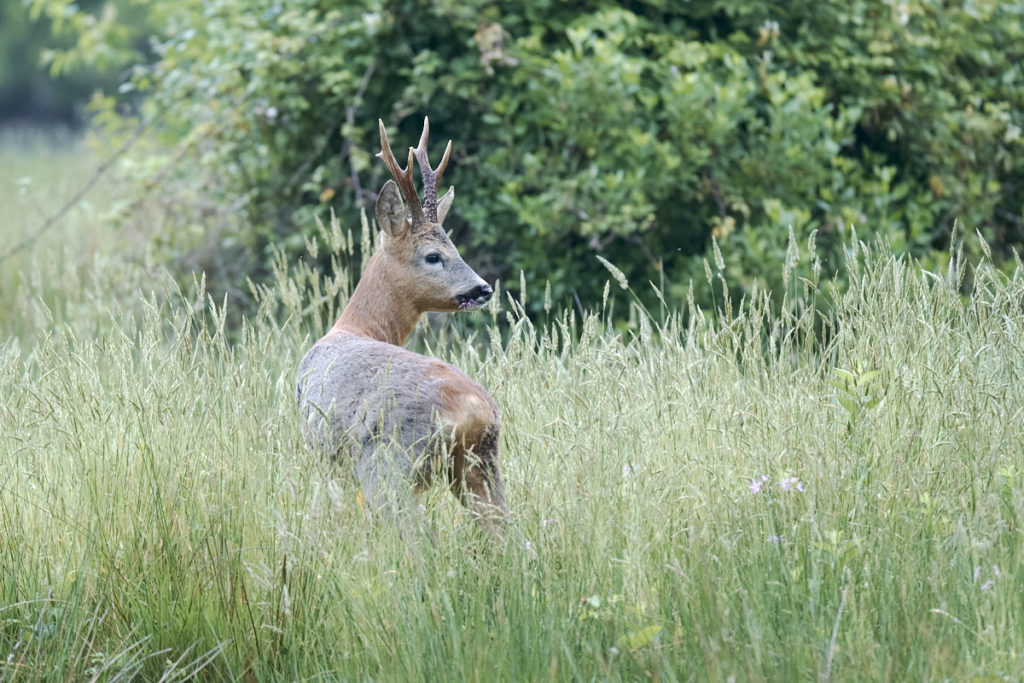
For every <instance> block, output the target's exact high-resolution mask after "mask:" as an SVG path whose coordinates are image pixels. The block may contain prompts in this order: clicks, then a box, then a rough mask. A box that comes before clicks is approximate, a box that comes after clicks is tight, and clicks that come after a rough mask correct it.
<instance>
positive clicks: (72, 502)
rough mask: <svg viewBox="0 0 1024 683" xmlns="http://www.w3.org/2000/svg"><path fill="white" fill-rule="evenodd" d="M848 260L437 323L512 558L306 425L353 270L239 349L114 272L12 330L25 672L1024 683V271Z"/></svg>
mask: <svg viewBox="0 0 1024 683" xmlns="http://www.w3.org/2000/svg"><path fill="white" fill-rule="evenodd" d="M325 237H326V242H327V243H328V246H329V247H330V248H335V249H336V248H338V247H339V245H340V244H341V243H342V242H343V241H344V240H343V238H342V233H341V232H340V231H338V230H336V229H335V230H334V231H333V234H332V231H331V230H327V231H325ZM797 246H798V245H792V248H793V249H794V251H797V250H798V249H797ZM319 248H321V249H323V248H325V247H324V246H323V245H320V246H319ZM801 249H802V251H803V254H802V257H804V258H813V254H809V253H807V250H806V248H804V247H801ZM849 258H850V264H851V267H852V276H851V285H850V288H849V290H848V291H846V292H844V293H838V292H835V291H832V290H831V289H830V288H829V287H828V285H827V283H818V282H790V283H789V284H790V287H791V292H790V295H789V296H788V298H787V302H786V305H785V306H784V307H783V308H782V310H773V309H772V308H771V307H770V306H769V305H768V303H767V299H766V298H765V296H764V295H763V294H758V293H756V292H755V293H748V295H747V296H746V298H745V299H744V302H743V304H742V305H740V306H737V307H736V308H735V309H733V308H731V307H728V308H727V307H726V305H725V304H724V303H723V305H722V309H723V310H719V311H715V312H700V311H697V310H696V309H693V308H691V310H689V311H687V312H685V313H686V314H685V315H683V314H682V313H676V314H672V313H668V314H666V315H664V316H660V315H659V316H657V319H655V317H652V316H650V315H647V314H646V313H644V312H642V311H637V312H635V313H634V316H633V317H634V319H635V320H636V325H635V327H634V328H632V329H624V330H618V329H617V328H616V327H615V326H614V325H612V324H611V323H610V322H609V319H608V317H607V316H606V315H605V314H604V313H603V312H602V309H601V308H598V310H597V312H595V313H592V314H588V315H587V316H586V317H585V318H584V319H578V318H577V317H576V316H574V315H573V314H572V313H571V312H564V313H561V314H559V313H557V312H554V313H553V314H552V319H551V320H550V321H549V322H547V323H545V324H543V325H541V324H537V325H536V326H535V324H534V323H531V322H530V321H529V320H528V319H527V318H525V317H524V315H523V314H522V310H521V309H520V308H519V307H518V306H517V305H516V303H515V302H514V301H506V302H505V306H506V310H504V311H499V310H498V309H497V307H495V308H494V309H492V315H493V326H492V328H491V330H490V332H489V333H488V334H486V335H478V336H476V337H474V339H472V340H467V339H465V338H463V337H462V336H461V335H460V334H458V332H457V330H456V329H454V328H452V329H449V328H446V329H445V330H444V334H442V335H440V336H437V335H430V334H427V335H425V337H424V341H423V342H422V343H424V344H426V345H427V346H430V347H431V350H432V352H433V353H436V354H437V355H439V356H441V357H443V358H446V359H448V360H451V361H452V362H453V363H455V364H456V365H458V366H459V367H461V368H463V369H465V370H466V371H467V372H468V373H469V374H470V375H471V376H473V377H476V378H478V379H479V380H480V381H481V382H482V383H483V384H484V385H485V386H487V387H488V388H489V389H490V390H491V391H492V393H493V394H494V396H495V398H496V399H497V401H498V403H499V405H500V406H501V407H502V411H503V422H504V431H503V444H502V449H503V456H502V457H503V465H504V468H505V471H506V472H507V476H506V481H507V487H508V496H509V499H510V504H511V507H512V510H513V513H514V516H515V519H514V521H513V523H512V524H511V526H510V528H509V530H508V537H507V541H506V542H505V544H503V545H500V546H495V545H493V544H492V543H491V542H490V541H489V540H488V539H487V538H486V537H485V536H483V535H482V534H481V533H480V532H479V531H478V530H477V529H476V528H475V527H474V525H473V524H472V523H471V521H470V520H469V518H468V515H466V514H465V513H463V512H462V510H461V509H460V508H459V507H458V506H457V504H455V503H454V502H453V501H452V500H451V496H450V495H448V494H447V493H446V492H445V491H442V490H439V489H438V490H432V491H430V492H428V493H427V494H426V495H425V496H424V497H423V499H422V502H423V503H424V506H425V508H426V511H427V512H426V515H425V523H423V524H422V525H420V526H422V528H419V527H417V528H414V529H412V530H411V531H410V530H408V529H404V528H403V529H399V528H396V525H395V524H394V523H393V522H389V521H387V520H376V519H371V518H369V516H368V515H367V513H366V512H365V511H364V509H363V507H362V504H361V498H360V496H359V494H358V491H357V489H356V487H355V485H354V483H353V480H352V478H351V476H350V473H349V472H348V471H347V470H346V469H345V468H344V467H341V466H337V465H333V464H331V463H325V462H323V461H322V460H321V459H320V458H318V457H317V456H316V455H315V454H313V453H310V452H309V451H308V450H307V449H306V447H305V446H304V444H303V442H302V440H301V436H300V433H299V430H298V426H297V415H296V412H295V409H294V397H293V393H294V383H295V368H296V365H297V361H298V359H299V358H300V357H301V354H302V353H303V352H304V350H305V348H306V347H307V346H308V345H309V344H310V343H311V341H312V339H313V338H314V337H315V335H316V334H318V333H319V332H320V331H321V330H322V329H323V326H324V325H326V324H329V319H330V317H331V315H333V312H330V313H329V312H326V307H327V302H329V301H335V302H337V300H338V298H339V297H343V296H344V291H345V285H344V284H342V283H343V282H344V281H345V277H344V276H343V277H342V278H340V279H339V281H338V282H334V283H331V282H325V281H323V280H322V279H321V278H320V277H319V276H318V275H317V274H316V273H314V272H312V271H310V270H309V269H308V268H307V267H306V266H304V265H301V264H298V265H296V264H283V263H282V264H280V268H279V271H278V282H277V283H276V286H275V287H273V288H267V289H264V290H262V291H261V292H260V297H261V299H262V301H263V306H262V307H261V312H260V314H259V315H258V316H257V317H255V318H254V319H251V320H249V321H248V322H247V324H246V327H245V329H244V330H243V331H242V332H241V333H240V335H239V336H238V338H237V340H235V341H233V342H231V343H229V342H228V340H227V339H226V333H225V331H224V325H223V321H224V316H225V311H224V310H223V308H221V307H220V306H218V305H216V304H215V302H213V301H210V300H209V299H208V298H206V297H205V296H203V295H202V294H201V292H200V294H198V295H194V296H193V295H185V294H182V293H181V291H180V290H179V289H178V288H177V286H176V285H175V284H174V283H173V282H171V281H170V279H169V278H167V277H164V278H163V279H162V280H159V281H154V280H150V281H149V286H148V287H147V290H155V293H151V294H147V295H145V296H144V297H142V298H141V299H140V300H139V301H136V302H134V303H129V304H126V305H120V304H118V303H117V297H111V296H108V295H107V290H106V289H105V284H104V282H105V281H104V277H103V275H104V273H103V265H102V263H99V264H98V265H94V266H93V277H91V279H89V280H88V281H85V282H82V283H81V286H83V287H86V288H88V290H87V296H83V297H82V299H81V301H82V304H81V306H82V307H84V309H85V310H82V311H77V312H76V313H75V314H74V315H70V314H69V315H67V316H65V318H64V319H63V320H60V321H55V322H53V323H51V324H49V325H48V326H46V327H45V328H42V327H39V326H36V325H34V324H33V325H27V326H23V327H21V328H19V329H27V330H28V331H29V332H30V333H31V334H29V333H26V334H23V335H21V337H22V338H21V341H18V342H16V341H14V340H13V339H9V340H8V341H7V342H6V343H4V344H3V345H2V346H0V677H2V678H4V679H8V680H39V679H42V680H68V679H70V680H83V679H85V680H88V679H95V680H125V679H129V678H133V677H136V678H139V679H144V680H157V679H163V680H185V679H188V678H190V677H196V676H197V677H200V678H203V679H207V680H235V679H250V680H295V679H320V678H328V679H344V680H350V679H360V680H363V679H375V680H376V679H383V680H410V681H417V680H423V681H427V680H430V681H436V680H541V679H550V680H573V679H594V678H597V679H629V680H633V679H640V678H660V679H663V680H679V679H692V678H698V679H710V680H719V679H722V680H727V679H735V680H760V679H771V680H807V679H814V678H817V679H819V680H864V679H940V678H948V679H965V678H969V677H971V676H991V677H1002V678H1007V679H1010V680H1013V679H1017V678H1019V677H1020V676H1021V675H1022V674H1024V662H1022V661H1021V658H1020V657H1021V655H1020V654H1019V653H1020V652H1021V651H1022V650H1024V591H1022V590H1021V587H1022V585H1021V584H1022V582H1024V571H1022V569H1021V551H1020V549H1021V541H1020V530H1021V526H1020V525H1021V519H1022V517H1021V516H1022V514H1024V382H1022V378H1024V348H1022V346H1024V310H1022V306H1024V303H1022V302H1024V273H1022V272H1020V271H1018V272H1017V274H1016V275H1014V276H1013V277H1012V278H1007V277H1005V276H1002V275H1000V274H998V273H997V272H995V271H994V269H992V268H990V267H989V266H988V265H987V263H981V264H979V265H978V266H977V268H976V269H975V271H974V273H973V278H972V280H971V282H972V288H973V289H972V291H971V292H970V293H969V295H968V296H962V295H961V294H960V292H959V286H960V274H961V272H962V270H958V269H957V268H955V267H954V268H952V269H951V270H950V272H948V273H943V274H933V273H927V272H923V271H921V270H920V269H919V268H917V267H916V266H915V265H914V264H913V263H909V262H907V261H906V260H905V259H901V258H898V257H895V256H893V255H891V254H890V253H888V252H887V251H885V250H884V249H877V250H875V251H872V250H871V249H868V248H867V247H865V246H864V245H862V244H860V243H856V242H855V243H852V244H851V246H850V256H849ZM954 262H955V260H954ZM37 265H38V267H40V268H45V267H46V266H45V265H40V264H37ZM26 268H29V266H26ZM26 272H27V271H26ZM709 276H710V277H711V278H712V279H713V280H715V281H716V282H720V281H719V280H718V273H715V272H714V267H713V265H709ZM787 282H788V280H787ZM46 286H47V285H44V284H42V283H38V282H36V283H35V284H33V280H32V279H31V278H25V279H24V284H23V285H22V286H21V288H20V289H19V293H18V297H21V298H23V299H25V300H32V299H34V298H36V299H37V298H38V297H40V296H41V295H42V293H43V290H44V289H45V287H46ZM610 296H611V299H613V300H614V295H610ZM625 296H628V293H625V294H622V295H620V297H619V299H618V301H617V305H619V306H622V305H631V304H630V303H629V301H628V300H627V299H626V298H625ZM611 305H612V304H611V303H610V302H609V303H607V304H605V305H604V306H605V308H604V311H607V309H608V308H609V307H610V306H611ZM31 308H32V307H31V306H26V307H23V308H22V309H16V310H30V309H31ZM821 310H828V311H830V312H829V313H828V314H827V315H826V317H825V318H824V319H823V318H822V317H821V316H822V314H821V313H819V311H821ZM479 315H486V314H479ZM5 324H8V325H12V326H14V327H17V326H18V325H19V324H21V323H19V320H18V319H16V318H13V317H8V319H7V321H6V322H5ZM818 339H824V340H825V341H823V342H818V341H817V340H818ZM471 342H472V343H471ZM480 342H489V343H486V344H481V343H480Z"/></svg>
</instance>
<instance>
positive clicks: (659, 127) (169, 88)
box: [50, 0, 1024, 310]
mask: <svg viewBox="0 0 1024 683" xmlns="http://www.w3.org/2000/svg"><path fill="white" fill-rule="evenodd" d="M54 3H56V4H61V3H63V4H66V0H50V4H54ZM149 6H150V7H151V11H152V12H154V13H159V15H160V16H161V18H162V19H163V18H165V19H166V20H165V21H163V23H162V24H161V25H166V31H165V34H164V37H163V39H162V40H161V41H160V42H159V43H158V45H157V48H156V51H157V54H158V58H157V59H156V60H155V61H153V62H152V63H150V64H146V65H142V66H139V67H137V68H136V69H134V70H133V71H132V74H133V75H132V77H131V82H130V83H129V84H126V85H125V86H124V87H123V89H124V90H130V89H131V88H137V89H138V90H140V91H142V92H145V93H146V94H147V95H148V96H147V98H146V100H145V102H144V105H143V109H142V116H143V117H144V118H146V119H152V120H155V121H156V124H155V126H156V127H157V129H158V130H159V131H160V132H161V134H162V136H163V137H162V141H163V143H164V144H165V145H166V147H165V148H164V151H162V152H161V153H155V152H154V151H153V149H151V148H147V149H145V150H144V151H143V154H142V155H140V158H139V159H138V161H137V163H138V166H136V167H134V169H133V170H135V171H136V172H138V174H139V175H140V176H141V177H143V178H148V182H147V183H144V185H146V186H147V187H148V188H149V191H150V192H152V193H154V194H155V195H156V196H157V197H158V199H159V201H160V202H162V204H163V206H164V207H165V210H166V213H167V215H168V216H170V217H171V220H170V222H169V224H168V227H169V229H168V230H167V231H166V232H167V234H166V235H165V236H164V239H165V241H164V244H165V246H166V247H167V249H168V253H169V254H172V255H174V254H177V255H189V256H190V258H186V259H184V260H183V263H184V264H185V265H187V266H190V267H199V268H203V269H204V270H206V271H207V272H208V273H210V275H211V277H212V281H213V282H214V283H215V285H216V287H217V288H219V289H224V288H225V287H228V286H229V285H230V286H236V287H237V286H238V285H239V283H240V282H242V280H243V278H244V277H246V276H253V277H255V278H257V279H260V278H262V277H264V276H265V275H266V274H267V273H268V272H269V264H270V262H271V259H272V251H273V248H274V247H275V246H277V247H283V248H284V249H285V251H286V252H287V253H288V254H290V255H297V254H298V253H299V252H300V251H301V249H302V245H303V242H304V239H305V237H306V236H307V235H310V234H312V231H313V230H314V220H313V216H314V215H315V214H318V215H320V216H325V215H326V214H327V213H328V212H329V211H331V210H333V211H335V212H337V214H338V215H340V216H343V217H344V222H345V223H346V224H352V225H354V224H355V221H356V216H357V215H358V213H357V208H359V207H365V206H367V204H368V203H370V202H372V199H373V193H374V192H375V191H376V189H377V188H378V187H379V185H380V184H381V182H382V180H383V177H384V174H383V166H382V165H381V164H379V163H377V162H376V160H375V159H373V154H374V153H375V152H376V151H377V149H378V141H377V129H376V119H377V117H381V118H383V119H384V120H385V122H387V123H388V124H389V125H391V126H393V127H394V129H395V130H394V133H393V140H394V141H396V144H398V145H404V144H407V142H411V141H414V140H415V139H416V137H417V136H418V133H419V128H420V125H421V122H422V117H423V115H425V114H428V115H429V116H430V117H431V122H432V130H433V131H434V136H435V139H437V138H440V140H438V141H437V143H436V144H438V146H439V145H440V144H441V143H443V140H444V139H445V138H449V137H450V138H452V139H453V140H454V141H455V158H454V161H453V163H452V165H451V167H450V171H449V174H448V176H447V180H448V181H449V182H451V183H452V184H454V185H455V186H456V187H457V188H458V200H457V201H456V205H455V212H454V213H453V214H452V217H451V218H450V219H449V225H448V227H449V228H451V229H453V230H454V232H455V233H456V242H457V243H460V244H463V245H464V246H465V247H466V249H467V251H469V252H472V255H471V260H472V261H473V262H474V264H475V265H477V266H478V267H479V270H480V271H481V273H482V274H484V275H485V276H486V277H489V278H495V277H501V278H503V279H504V280H506V281H509V282H513V283H514V282H515V281H517V280H518V279H519V278H518V276H519V272H520V271H523V272H524V273H525V277H526V279H527V280H541V281H543V280H550V281H551V291H552V295H553V297H554V298H555V299H556V300H558V301H562V302H566V301H570V300H571V298H572V297H573V295H575V296H577V297H579V298H580V299H581V300H583V301H595V300H596V299H597V298H598V297H599V296H600V288H601V286H602V284H603V282H604V271H603V268H602V266H601V264H600V263H599V262H598V261H597V259H595V258H593V255H595V254H600V255H601V256H603V257H604V258H606V259H608V260H609V261H610V262H612V263H615V264H617V265H618V266H619V267H620V268H622V269H623V270H624V271H625V272H626V273H627V275H628V276H629V277H630V278H631V280H633V281H634V282H640V283H642V282H644V280H647V279H650V280H653V281H654V282H655V283H657V284H659V285H665V286H664V287H663V289H664V290H665V291H666V292H668V293H669V294H670V295H672V296H674V297H675V298H677V299H679V298H681V297H684V296H686V295H687V292H688V291H689V283H690V281H691V279H694V280H695V288H696V289H695V291H694V296H695V297H696V298H697V300H698V301H699V302H702V303H708V302H710V301H711V300H712V294H711V291H710V286H709V285H706V284H704V281H703V279H702V278H701V275H702V271H703V269H704V266H703V258H704V257H705V256H707V257H708V258H720V259H721V260H722V262H723V264H724V265H725V267H726V269H727V271H728V272H729V276H730V277H729V280H730V282H734V283H738V284H739V287H735V288H734V290H733V292H732V296H733V297H736V298H738V297H739V296H740V295H741V294H742V293H743V292H747V291H750V288H751V287H752V286H753V285H755V284H757V285H758V286H760V287H769V288H771V289H772V290H774V291H776V292H779V291H780V290H782V289H784V288H785V285H786V283H784V282H782V281H781V280H779V279H777V278H778V276H774V275H773V276H772V277H774V278H776V279H772V278H771V277H769V276H766V275H764V274H765V273H773V274H774V273H780V272H783V271H784V269H782V268H780V267H779V266H780V264H783V263H785V262H786V259H787V250H786V245H787V241H788V234H789V231H790V229H792V231H793V233H794V236H795V237H796V238H797V239H798V241H803V240H806V239H808V238H810V237H811V235H812V234H814V235H815V239H816V241H817V253H818V254H819V255H820V258H821V262H820V264H819V265H818V267H820V268H823V269H824V270H825V271H826V272H829V273H832V272H838V271H841V269H842V263H843V259H842V257H841V256H842V248H841V246H840V245H841V244H842V243H843V241H844V239H845V238H846V236H847V234H848V230H849V228H850V227H851V226H853V227H856V228H857V229H858V230H860V231H861V232H866V231H868V230H870V231H874V232H878V233H881V234H882V235H883V236H884V237H885V238H886V239H887V240H888V241H889V242H890V243H891V244H892V245H893V247H894V248H895V249H896V250H897V251H901V252H910V253H912V254H914V255H915V256H917V257H918V258H921V259H923V261H924V263H925V264H927V265H930V266H933V267H940V266H941V265H942V263H943V260H944V259H945V258H946V257H945V254H947V253H948V249H947V247H948V244H949V236H950V234H951V232H952V230H953V226H954V223H955V222H956V221H959V222H960V223H961V224H962V225H963V226H964V232H965V233H966V234H968V235H971V236H972V237H973V234H974V231H975V229H977V230H979V231H980V234H981V235H982V236H983V237H984V239H985V240H986V241H987V242H988V243H989V244H990V245H991V247H992V248H993V250H994V252H995V256H994V257H995V259H996V262H997V263H1001V262H1003V261H1004V260H1008V256H1009V254H1010V251H1011V250H1012V249H1013V248H1018V247H1020V245H1021V244H1022V243H1024V219H1022V216H1024V163H1022V162H1021V161H1020V160H1019V159H1020V158H1021V150H1022V145H1024V142H1022V140H1024V138H1022V134H1021V130H1022V127H1024V70H1022V68H1024V67H1022V64H1024V54H1022V53H1024V26H1022V20H1024V9H1022V6H1020V5H1018V4H1014V3H998V2H993V1H987V2H973V3H970V4H968V5H964V6H961V7H947V6H946V4H945V3H940V2H937V1H930V0H917V1H913V0H908V1H907V2H903V3H896V2H882V1H881V0H871V1H862V2H855V3H853V4H850V3H846V2H838V1H837V0H826V1H824V2H815V3H813V4H812V3H809V2H795V3H792V2H786V3H782V2H771V3H757V4H753V5H752V4H750V3H743V2H737V1H720V2H700V3H696V2H656V1H655V2H645V3H640V2H631V3H610V2H589V3H572V4H570V3H555V2H538V3H528V4H526V5H524V6H518V7H516V8H514V9H510V8H509V7H506V6H503V5H499V4H497V3H492V2H486V1H484V0H469V1H468V2H466V1H460V2H458V3H456V2H452V1H450V0H444V1H437V2H426V1H424V0H407V1H406V2H395V1H389V2H384V1H382V0H363V1H361V2H352V3H344V5H339V4H337V3H333V2H327V1H326V0H295V1H293V2H288V3H281V2H278V1H276V0H254V1H250V2H245V3H243V2H241V1H240V0H213V1H210V2H199V1H198V0H189V1H188V2H173V3H172V2H170V1H169V0H162V1H160V2H156V3H150V5H149ZM109 106H110V107H113V106H114V105H113V101H111V102H110V104H109ZM108 118H109V117H108ZM171 235H173V237H172V236H171ZM713 238H714V240H716V241H717V243H718V247H719V252H718V253H720V256H715V254H716V252H715V249H714V246H713V245H712V239H713ZM200 243H201V244H202V245H203V248H202V249H199V250H197V249H196V246H197V244H200ZM973 248H974V249H977V243H975V244H974V247H973ZM321 265H322V266H324V267H327V262H326V261H324V263H323V264H321ZM790 266H791V268H790V269H785V270H786V272H789V270H793V272H795V273H796V274H797V275H806V274H807V273H808V272H809V270H810V269H811V268H813V267H814V265H813V264H810V263H806V262H804V263H801V262H799V261H798V262H795V263H792V264H790ZM637 289H638V291H641V296H642V297H646V296H647V294H646V291H647V290H646V289H645V288H641V287H638V288H637ZM653 296H654V295H653V294H651V297H652V300H653ZM540 305H541V302H539V301H537V302H530V306H532V307H533V310H536V307H539V306H540Z"/></svg>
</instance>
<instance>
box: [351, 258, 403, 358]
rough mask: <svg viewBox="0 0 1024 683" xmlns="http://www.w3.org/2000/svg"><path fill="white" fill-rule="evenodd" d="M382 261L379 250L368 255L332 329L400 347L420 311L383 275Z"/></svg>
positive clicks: (384, 264) (385, 265) (383, 264)
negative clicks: (357, 281) (370, 255)
mask: <svg viewBox="0 0 1024 683" xmlns="http://www.w3.org/2000/svg"><path fill="white" fill-rule="evenodd" d="M385 260H386V256H385V255H384V254H383V253H382V252H381V251H378V252H377V253H375V254H374V255H373V256H372V257H371V258H370V262H369V263H368V264H367V266H366V271H365V272H363V276H362V277H361V278H359V283H358V284H357V285H356V289H355V291H354V292H352V296H351V297H350V298H349V300H348V304H347V305H346V306H345V310H343V311H342V312H341V317H340V318H338V322H336V323H335V324H334V328H333V329H335V330H341V331H344V332H349V333H351V334H357V335H359V336H361V337H369V338H370V339H376V340H378V341H382V342H387V343H388V344H394V345H395V346H401V345H402V344H404V343H405V340H406V337H408V336H409V334H410V333H411V332H412V331H413V328H415V327H416V323H417V322H419V319H420V315H421V313H422V311H420V310H419V309H418V308H417V307H416V305H415V304H413V303H412V301H411V300H410V299H409V297H408V296H402V295H401V293H400V292H399V291H398V290H397V288H396V287H395V284H396V283H394V282H392V281H390V280H389V279H388V278H387V277H386V275H385V274H386V273H387V271H388V268H387V264H386V263H385Z"/></svg>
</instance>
